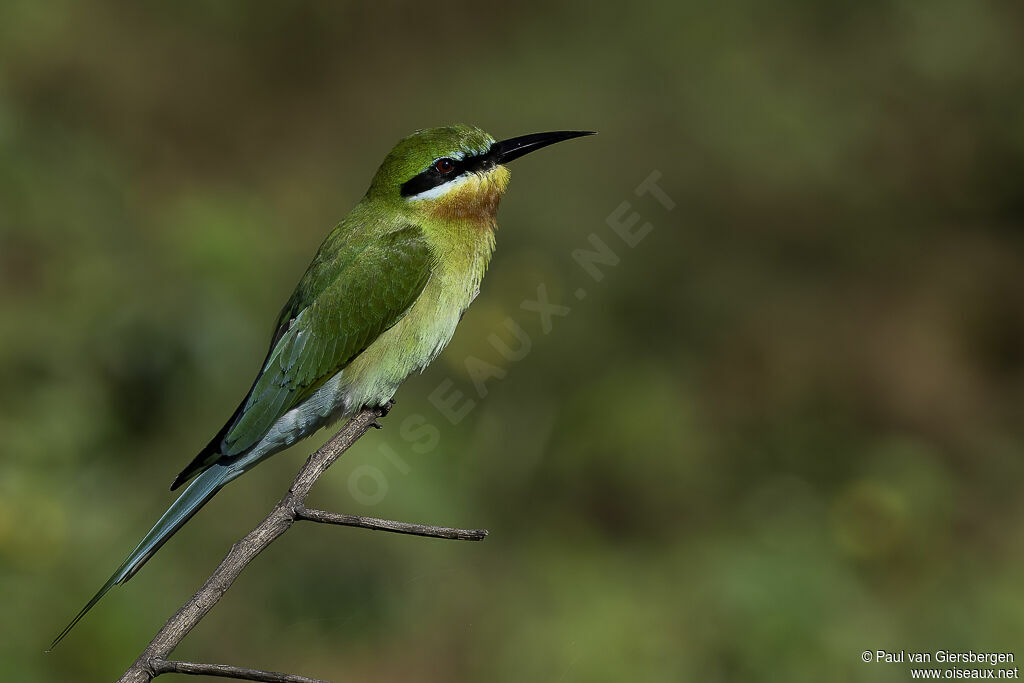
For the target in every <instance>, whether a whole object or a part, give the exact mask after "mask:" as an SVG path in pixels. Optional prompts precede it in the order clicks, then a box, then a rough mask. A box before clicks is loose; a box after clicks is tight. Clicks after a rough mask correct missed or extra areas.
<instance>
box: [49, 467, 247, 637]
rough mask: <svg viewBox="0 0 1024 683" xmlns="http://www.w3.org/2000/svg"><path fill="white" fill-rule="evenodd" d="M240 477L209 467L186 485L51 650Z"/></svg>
mask: <svg viewBox="0 0 1024 683" xmlns="http://www.w3.org/2000/svg"><path fill="white" fill-rule="evenodd" d="M239 474H241V471H240V470H239V469H238V467H237V465H236V466H234V467H232V466H230V465H229V466H225V465H213V466H211V467H210V468H209V469H208V470H206V471H205V472H203V473H202V474H200V475H199V476H198V477H196V479H195V481H193V482H192V483H191V484H189V485H188V488H186V489H185V490H184V491H182V492H181V495H180V496H178V499H177V500H175V501H174V502H173V503H172V504H171V507H169V508H168V509H167V512H165V513H164V514H163V517H161V518H160V521H158V522H157V523H156V525H155V526H154V527H153V528H152V529H151V530H150V532H149V533H148V534H146V537H145V538H143V539H142V542H141V543H139V545H138V547H137V548H135V550H133V551H132V553H131V555H129V556H128V557H127V559H125V561H124V562H122V563H121V566H120V567H118V568H117V571H115V572H114V575H113V576H111V577H110V578H109V579H108V580H107V582H106V583H105V584H103V587H102V588H100V589H99V591H98V592H97V593H96V595H94V596H93V598H92V600H90V601H89V602H88V603H87V604H86V606H85V607H83V608H82V611H81V612H79V613H78V616H76V617H75V618H74V619H72V620H71V623H70V624H68V625H67V628H65V629H64V630H63V631H61V632H60V635H59V636H57V637H56V638H54V640H53V643H52V644H51V645H50V649H51V650H52V649H53V648H54V647H56V645H57V643H59V642H60V641H61V640H63V638H64V636H66V635H67V634H68V632H69V631H71V629H72V628H74V627H75V624H77V623H78V622H79V621H80V620H81V619H82V617H84V616H85V615H86V613H87V612H88V611H89V610H91V609H92V608H93V605H95V604H96V603H97V602H99V601H100V598H102V597H103V596H104V595H106V593H107V591H109V590H110V589H111V588H113V587H114V586H116V585H118V584H121V583H124V582H125V581H127V580H128V579H130V578H132V577H133V576H135V572H137V571H139V569H140V568H141V567H142V565H144V564H145V563H146V560H148V559H149V558H150V557H152V556H153V553H155V552H156V551H157V550H159V549H160V546H162V545H163V544H164V543H166V542H167V539H169V538H170V537H171V536H173V535H174V533H175V532H176V531H177V530H178V529H180V528H181V527H182V526H184V524H185V522H187V521H188V520H189V519H191V518H192V515H194V514H195V513H196V512H197V511H198V510H199V508H201V507H203V505H205V504H206V502H207V501H208V500H210V499H211V498H213V496H214V494H215V493H217V491H219V490H220V489H221V487H222V486H224V484H226V483H228V482H229V481H231V480H232V479H234V478H235V477H236V476H238V475H239Z"/></svg>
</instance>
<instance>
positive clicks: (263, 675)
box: [152, 659, 330, 683]
mask: <svg viewBox="0 0 1024 683" xmlns="http://www.w3.org/2000/svg"><path fill="white" fill-rule="evenodd" d="M152 664H153V670H154V671H155V672H156V675H157V676H159V675H160V674H191V675H193V676H220V677H221V678H237V679H241V680H243V681H263V682H264V683H330V681H324V680H321V679H319V678H306V677H305V676H296V675H295V674H282V673H278V672H276V671H260V670H259V669H245V668H243V667H240V666H228V665H227V664H196V663H195V662H178V661H174V660H165V659H158V660H155V661H154V662H153V663H152Z"/></svg>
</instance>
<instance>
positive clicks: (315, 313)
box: [51, 125, 591, 647]
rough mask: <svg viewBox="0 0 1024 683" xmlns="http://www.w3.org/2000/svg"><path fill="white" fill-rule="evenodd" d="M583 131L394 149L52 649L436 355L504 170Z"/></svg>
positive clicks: (475, 131) (429, 137)
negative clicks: (217, 415) (223, 498)
mask: <svg viewBox="0 0 1024 683" xmlns="http://www.w3.org/2000/svg"><path fill="white" fill-rule="evenodd" d="M590 134H591V133H590V132H583V131H557V132H551V133H534V134H532V135H523V136H520V137H515V138H511V139H508V140H501V141H495V139H494V138H492V137H491V136H490V135H488V134H487V133H485V132H484V131H482V130H480V129H479V128H476V127H474V126H467V125H456V126H448V127H443V128H429V129H426V130H420V131H417V132H415V133H413V134H412V135H410V136H408V137H406V138H404V139H402V140H400V141H399V142H398V144H397V145H395V147H394V149H392V150H391V152H390V153H389V154H388V155H387V157H385V159H384V162H383V163H382V164H381V165H380V168H378V169H377V173H376V174H375V175H374V176H373V180H372V181H371V182H370V188H369V189H368V190H367V192H366V195H365V196H364V197H363V198H362V200H361V201H360V202H359V203H358V204H356V206H355V208H353V209H352V211H351V212H350V213H349V214H348V215H347V216H346V217H345V218H344V219H343V220H342V221H341V222H340V223H339V224H338V225H337V227H335V228H334V230H332V231H331V233H330V234H329V235H328V236H327V239H325V240H324V242H323V244H322V245H320V249H319V250H318V251H317V253H316V256H315V257H314V258H313V262H312V263H311V264H310V265H309V268H307V269H306V272H305V274H304V275H303V276H302V279H301V280H300V281H299V284H298V286H297V287H296V288H295V291H294V292H293V293H292V295H291V298H290V299H288V302H287V303H286V304H285V305H284V308H283V310H282V311H281V315H280V316H279V318H278V321H277V326H276V328H275V331H274V335H273V337H272V339H271V342H270V350H269V352H268V353H267V357H266V360H265V361H264V362H263V365H262V367H261V369H260V371H259V374H258V375H257V376H256V379H255V381H254V382H253V384H252V387H251V388H250V389H249V393H248V394H247V395H246V396H245V398H244V399H243V400H242V402H241V403H240V404H239V406H238V408H237V409H236V410H235V412H234V414H233V415H232V416H231V418H230V419H229V420H228V421H227V423H226V424H225V425H224V427H223V428H222V429H221V430H220V431H219V432H217V435H216V436H214V437H213V439H212V440H211V441H210V443H209V444H208V445H207V446H206V447H205V448H203V449H202V450H201V451H200V452H199V454H198V455H197V456H196V457H195V458H194V459H193V460H192V462H190V463H189V464H188V466H187V467H185V469H184V470H182V471H181V473H180V474H179V475H178V476H177V477H176V478H175V480H174V483H173V484H171V490H172V491H173V490H175V489H177V488H178V487H180V486H182V485H183V484H185V483H186V482H188V481H189V480H190V479H191V480H192V482H191V483H190V484H189V485H188V486H187V487H186V488H185V490H184V491H183V492H182V493H181V495H180V496H179V497H178V498H177V500H175V501H174V503H172V504H171V506H170V508H168V510H167V512H165V513H164V514H163V516H162V517H161V518H160V520H159V521H158V522H157V523H156V525H155V526H154V527H153V528H152V529H151V530H150V532H149V533H148V534H146V537H145V538H143V539H142V541H141V542H140V543H139V545H138V547H136V548H135V550H133V551H132V552H131V554H130V555H128V557H127V558H126V559H125V561H124V562H123V563H121V566H120V567H118V568H117V571H115V572H114V574H113V576H111V577H110V579H109V580H108V581H107V582H106V583H105V584H104V585H103V587H102V588H100V589H99V591H98V592H97V593H96V595H95V596H94V597H93V598H92V599H91V600H90V601H89V602H88V604H86V606H85V607H84V608H83V609H82V611H81V612H79V613H78V615H77V616H76V617H75V618H74V619H73V620H72V621H71V623H70V624H68V626H67V628H65V629H64V630H63V631H61V633H60V635H58V636H57V638H56V639H55V640H54V641H53V645H56V644H57V643H58V642H60V640H61V639H62V638H64V636H66V635H67V634H68V632H69V631H70V630H71V629H72V628H73V627H74V625H75V624H77V623H78V621H79V620H80V619H81V618H82V617H83V616H85V614H86V612H88V611H89V610H90V609H91V608H92V607H93V606H94V605H95V604H96V603H97V602H98V601H99V600H100V598H102V597H103V595H104V594H106V592H107V591H109V590H110V589H111V588H112V587H113V586H115V585H117V584H121V583H124V582H125V581H127V580H128V579H130V578H131V577H132V576H134V575H135V573H136V572H138V571H139V569H140V568H141V567H142V565H143V564H145V563H146V561H147V560H148V559H149V558H150V557H152V556H153V554H154V553H155V552H156V551H157V550H158V549H159V548H160V547H161V546H162V545H163V544H164V543H165V542H167V539H168V538H170V537H171V536H172V535H173V534H174V533H175V532H176V531H178V529H180V528H181V527H182V526H183V525H184V524H185V523H186V522H187V521H188V520H189V519H191V517H192V515H194V514H195V513H196V511H198V510H199V508H201V507H202V506H203V505H204V504H205V503H206V502H207V501H209V500H210V499H211V498H212V497H213V496H214V494H216V493H217V491H219V490H220V489H221V487H223V486H224V485H225V484H227V483H228V482H230V481H231V480H233V479H235V478H236V477H238V476H239V475H241V474H242V473H244V472H246V471H247V470H249V469H250V468H252V467H254V466H255V465H256V464H257V463H259V462H261V461H262V460H264V459H266V458H267V457H269V456H271V455H273V454H275V453H278V452H280V451H282V450H284V449H285V448H288V447H289V446H291V445H293V444H294V443H296V442H297V441H299V440H301V439H304V438H306V437H307V436H309V435H310V434H312V433H314V432H315V431H317V430H318V429H320V428H321V427H323V426H325V425H327V424H329V423H331V422H333V421H335V420H338V419H341V418H345V417H350V416H352V415H354V414H355V413H357V412H358V411H359V410H361V409H362V408H363V407H378V406H384V405H386V404H387V403H388V402H389V401H390V400H391V398H392V397H393V396H394V395H395V391H396V390H397V389H398V387H399V385H400V384H401V383H402V382H403V381H404V380H405V379H406V378H407V377H408V376H409V375H411V374H412V373H413V372H416V371H417V370H422V369H423V368H424V367H426V366H427V365H428V364H429V363H430V362H431V361H432V360H433V359H434V358H436V357H437V355H438V354H439V353H440V352H441V350H442V349H444V347H445V346H446V345H447V344H448V341H449V340H450V339H451V338H452V335H453V334H454V332H455V327H456V325H458V323H459V320H460V318H461V317H462V314H463V313H464V312H465V310H466V308H467V307H468V306H469V305H470V303H472V302H473V299H474V298H475V297H476V296H477V293H478V292H479V291H480V289H479V288H480V283H481V280H482V279H483V276H484V271H485V270H486V269H487V264H488V262H489V261H490V259H491V254H492V252H493V251H494V237H495V231H496V229H497V222H496V214H497V210H498V202H499V200H500V199H501V197H502V195H503V194H504V193H505V189H506V187H507V186H508V181H509V171H508V169H507V168H506V167H505V165H506V164H507V163H508V162H510V161H512V160H513V159H517V158H519V157H521V156H523V155H524V154H528V153H530V152H532V151H534V150H537V149H540V148H541V147H546V146H547V145H551V144H553V143H556V142H561V141H563V140H569V139H571V138H575V137H579V136H581V135H590ZM53 645H51V647H53Z"/></svg>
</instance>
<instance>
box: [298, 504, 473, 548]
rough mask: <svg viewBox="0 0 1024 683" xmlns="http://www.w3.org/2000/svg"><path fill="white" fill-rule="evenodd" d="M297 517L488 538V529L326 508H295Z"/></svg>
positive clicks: (432, 535) (460, 537) (397, 530)
mask: <svg viewBox="0 0 1024 683" xmlns="http://www.w3.org/2000/svg"><path fill="white" fill-rule="evenodd" d="M295 519H308V520H309V521H311V522H320V523H321V524H337V525H339V526H355V527H359V528H361V529H373V530H375V531H391V532H393V533H396V534H412V535H414V536H429V537H430V538H450V539H452V540H455V541H482V540H484V539H485V538H487V529H453V528H452V527H447V526H433V525H431V524H409V523H407V522H394V521H392V520H390V519H377V518H376V517H360V516H359V515H342V514H339V513H337V512H326V511H325V510H310V509H309V508H306V507H300V508H298V509H296V510H295Z"/></svg>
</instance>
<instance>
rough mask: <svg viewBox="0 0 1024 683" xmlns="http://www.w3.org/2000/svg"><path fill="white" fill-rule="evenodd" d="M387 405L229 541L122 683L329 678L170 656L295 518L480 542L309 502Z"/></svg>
mask: <svg viewBox="0 0 1024 683" xmlns="http://www.w3.org/2000/svg"><path fill="white" fill-rule="evenodd" d="M389 409H390V404H389V405H388V406H383V407H378V408H364V409H363V410H362V411H361V412H359V413H358V414H357V415H356V416H355V417H353V418H352V419H350V420H349V421H348V422H347V423H345V426H344V427H342V428H341V429H340V430H339V431H338V433H337V434H335V435H334V436H333V437H332V438H331V439H330V440H329V441H328V442H327V443H326V444H324V445H323V446H322V447H320V448H319V449H318V450H317V451H316V452H315V453H313V454H312V455H310V456H309V458H307V459H306V462H305V464H304V465H303V466H302V469H300V470H299V473H298V474H297V475H296V476H295V480H294V481H293V482H292V485H291V488H289V490H288V493H287V494H285V496H284V498H282V499H281V500H280V501H279V502H278V503H277V505H275V506H274V509H273V510H271V511H270V514H269V515H267V517H266V518H265V519H264V520H263V521H262V522H260V523H259V524H258V525H257V526H256V528H255V529H253V530H252V531H250V532H249V533H248V534H247V535H246V536H245V537H243V538H242V539H241V540H239V541H237V542H235V543H234V545H232V546H231V550H229V551H228V554H227V556H225V558H224V559H223V560H222V561H221V563H220V565H219V566H218V567H217V569H215V570H214V572H213V573H212V574H211V575H210V577H209V578H208V579H207V580H206V582H205V583H204V584H203V585H202V587H201V588H200V589H199V590H197V591H196V592H195V593H194V594H193V595H192V597H191V598H189V599H188V600H187V601H186V602H185V604H184V605H182V606H181V607H180V608H179V609H178V611H177V612H176V613H175V614H174V616H172V617H171V618H170V619H168V620H167V623H166V624H164V626H163V628H161V629H160V631H159V632H158V633H157V634H156V636H155V637H154V638H153V640H152V641H150V643H149V645H147V646H146V648H145V649H144V650H143V651H142V654H140V655H139V657H138V659H136V660H135V663H134V664H132V665H131V667H130V668H129V669H128V670H127V671H125V673H124V675H122V676H121V678H120V679H118V683H149V681H152V680H153V679H154V678H156V677H157V676H160V675H162V674H167V673H178V674H190V675H195V676H220V677H223V678H234V679H241V680H248V681H264V682H267V683H329V682H328V681H322V680H319V679H315V678H307V677H305V676H297V675H294V674H286V673H277V672H274V671H261V670H258V669H247V668H243V667H236V666H228V665H226V664H201V663H197V662H183V661H176V660H171V659H167V657H168V656H169V655H170V654H171V652H173V651H174V649H175V648H176V647H177V646H178V645H179V644H180V643H181V641H182V640H183V639H184V638H185V636H186V635H188V633H189V632H190V631H191V630H192V629H193V628H195V626H196V625H197V624H198V623H199V622H200V621H202V619H203V617H205V616H206V615H207V613H209V611H210V610H211V609H213V606H214V605H216V604H217V602H218V601H219V600H220V599H221V597H222V596H223V595H224V593H225V592H227V590H228V589H229V588H231V584H232V583H234V581H235V579H236V578H238V576H239V575H240V574H241V573H242V571H243V570H244V569H245V568H246V567H247V566H248V565H249V563H250V562H252V561H253V560H254V559H255V558H256V556H257V555H259V554H260V553H261V552H262V551H263V550H264V549H266V548H267V546H269V545H270V544H271V543H273V542H274V541H275V540H277V539H278V538H279V537H280V536H281V535H282V534H283V533H284V532H286V531H287V530H288V529H289V528H291V525H292V524H293V523H294V522H296V521H297V520H306V521H310V522H317V523H320V524H333V525H336V526H350V527H359V528H362V529H372V530H374V531H387V532H391V533H398V534H411V535H415V536H426V537H429V538H446V539H451V540H458V541H482V540H483V539H484V538H485V537H486V536H487V530H486V529H454V528H450V527H439V526H433V525H428V524H409V523H406V522H396V521H392V520H388V519H377V518H375V517H362V516H360V515H345V514H339V513H336V512H327V511H326V510H316V509H311V508H307V507H306V505H305V500H306V496H308V495H309V492H310V489H312V488H313V485H314V484H315V483H316V481H317V479H319V478H320V476H321V475H322V474H323V473H324V472H326V471H327V468H328V467H330V466H331V465H332V464H334V461H335V460H337V459H338V458H339V457H340V456H341V454H342V453H344V452H345V451H346V450H348V449H349V447H351V446H352V444H354V443H355V442H356V441H358V440H359V438H360V437H362V436H363V434H365V433H366V432H367V430H369V429H370V428H371V427H372V428H376V429H380V428H381V424H380V423H379V422H377V420H378V418H381V417H383V416H385V415H387V413H388V410H389Z"/></svg>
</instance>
